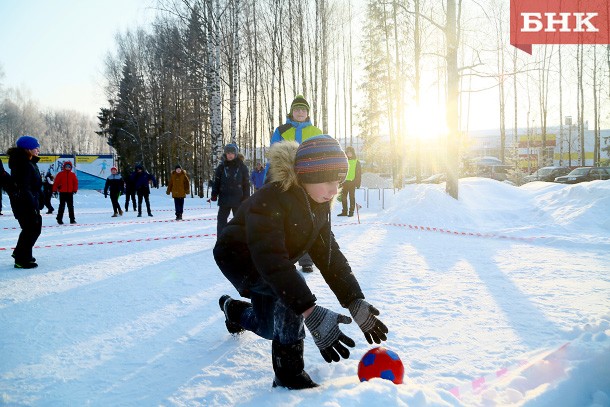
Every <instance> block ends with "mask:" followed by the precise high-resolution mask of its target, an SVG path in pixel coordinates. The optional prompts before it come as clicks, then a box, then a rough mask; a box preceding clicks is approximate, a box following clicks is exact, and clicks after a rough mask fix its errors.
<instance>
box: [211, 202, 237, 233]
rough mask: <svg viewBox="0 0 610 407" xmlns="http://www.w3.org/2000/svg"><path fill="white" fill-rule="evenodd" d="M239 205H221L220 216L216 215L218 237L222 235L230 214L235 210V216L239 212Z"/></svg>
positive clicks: (219, 208)
mask: <svg viewBox="0 0 610 407" xmlns="http://www.w3.org/2000/svg"><path fill="white" fill-rule="evenodd" d="M238 209H239V206H219V207H218V216H217V217H216V238H218V236H220V232H222V230H223V229H224V228H225V226H227V223H228V219H229V214H230V213H231V211H232V212H233V216H235V214H236V213H237V210H238Z"/></svg>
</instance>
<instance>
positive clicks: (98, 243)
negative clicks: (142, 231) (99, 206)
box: [0, 233, 216, 251]
mask: <svg viewBox="0 0 610 407" xmlns="http://www.w3.org/2000/svg"><path fill="white" fill-rule="evenodd" d="M200 237H216V233H204V234H199V235H185V236H166V237H147V238H142V239H125V240H111V241H108V242H89V243H63V244H62V243H60V244H50V245H43V246H34V249H50V248H53V247H72V246H96V245H102V244H120V243H137V242H151V241H153V240H176V239H196V238H200ZM8 249H9V248H8V247H0V251H2V250H8ZM11 249H15V248H14V247H11Z"/></svg>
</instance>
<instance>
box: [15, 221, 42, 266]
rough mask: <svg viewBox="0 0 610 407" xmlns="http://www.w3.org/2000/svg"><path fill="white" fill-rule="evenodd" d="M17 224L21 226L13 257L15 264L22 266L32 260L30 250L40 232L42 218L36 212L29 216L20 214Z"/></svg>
mask: <svg viewBox="0 0 610 407" xmlns="http://www.w3.org/2000/svg"><path fill="white" fill-rule="evenodd" d="M17 222H19V226H21V233H19V239H18V240H17V246H15V250H14V251H13V255H14V256H15V263H20V264H24V263H28V262H30V261H31V260H32V248H33V247H34V244H35V243H36V240H38V236H40V232H41V230H42V216H40V213H38V212H36V213H35V214H34V213H32V214H31V215H29V214H28V215H25V214H22V215H19V217H18V218H17Z"/></svg>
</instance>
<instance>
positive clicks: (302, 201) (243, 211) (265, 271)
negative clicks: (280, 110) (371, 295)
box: [214, 142, 364, 314]
mask: <svg viewBox="0 0 610 407" xmlns="http://www.w3.org/2000/svg"><path fill="white" fill-rule="evenodd" d="M280 144H288V145H290V146H291V148H293V149H294V150H296V147H298V145H297V144H296V143H294V142H283V143H280ZM287 156H291V154H287ZM292 156H293V155H292ZM270 159H271V169H270V175H271V176H270V178H271V182H270V183H268V184H265V185H264V186H263V187H262V188H261V189H259V190H258V191H257V192H256V193H255V194H254V195H252V196H251V197H250V198H249V199H248V200H247V201H245V202H244V203H243V204H242V205H241V206H240V208H239V210H238V211H237V215H236V216H235V217H234V218H233V219H232V220H231V221H230V222H229V223H228V224H227V226H226V227H225V229H223V231H222V233H221V235H220V236H219V237H218V240H217V242H216V246H215V248H214V258H215V260H216V263H217V264H218V267H219V268H220V269H221V271H222V272H223V274H224V275H225V276H226V277H227V279H228V280H229V281H231V283H232V284H233V285H234V286H235V288H236V289H237V290H238V291H239V293H240V294H241V295H242V296H245V297H248V295H249V293H248V292H249V289H250V288H251V287H252V286H255V285H256V286H260V285H261V283H264V284H266V285H268V286H269V287H270V288H271V289H272V291H273V292H274V293H275V295H276V296H277V297H278V298H279V299H280V300H281V301H282V302H283V303H284V304H286V305H287V306H288V307H290V308H291V309H292V310H293V311H294V312H296V313H299V314H300V313H302V312H304V311H305V310H307V309H308V308H310V307H312V306H313V305H315V302H316V297H315V296H314V295H313V293H312V292H311V290H310V289H309V287H308V286H307V283H306V282H305V280H304V279H303V277H302V276H301V275H300V273H299V271H297V268H296V267H295V265H294V263H295V262H296V261H297V260H298V259H299V258H300V257H301V256H302V255H303V254H305V253H309V254H310V256H311V258H312V260H313V262H314V264H315V265H316V266H317V267H318V269H319V270H320V271H321V273H322V276H323V277H324V280H325V281H326V283H327V284H328V286H329V287H330V289H331V290H332V291H333V292H334V293H335V295H336V296H337V299H338V300H339V302H340V303H341V305H343V306H344V307H347V305H349V303H350V302H351V301H353V300H354V299H356V298H364V295H363V294H362V291H361V289H360V286H359V284H358V281H357V280H356V277H355V276H354V274H353V273H352V270H351V268H350V266H349V263H348V262H347V260H346V258H345V256H343V253H341V250H340V249H339V245H338V244H337V242H336V241H335V237H334V235H333V234H332V232H331V225H330V221H329V213H330V205H329V204H328V203H324V204H318V203H315V202H314V201H312V200H311V199H310V198H308V196H307V194H306V193H305V190H304V189H303V188H302V187H301V186H300V185H298V183H295V182H294V181H288V182H282V181H279V182H273V180H274V179H277V177H274V172H275V171H279V172H282V171H284V172H285V170H286V169H287V168H288V172H290V168H292V166H293V163H292V164H291V163H290V162H289V163H288V165H284V166H283V168H281V165H278V163H277V161H274V157H273V155H271V156H270ZM292 171H293V170H292ZM293 172H294V171H293ZM289 176H290V177H293V178H294V179H295V180H296V176H295V175H294V174H290V175H289ZM284 181H285V180H284ZM287 186H288V189H287V190H286V189H285V188H286V187H287Z"/></svg>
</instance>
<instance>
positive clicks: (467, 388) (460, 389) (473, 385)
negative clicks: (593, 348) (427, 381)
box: [449, 342, 570, 399]
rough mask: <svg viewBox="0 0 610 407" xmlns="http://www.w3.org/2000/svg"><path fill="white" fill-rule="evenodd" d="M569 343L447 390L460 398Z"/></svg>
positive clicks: (561, 348) (524, 367)
mask: <svg viewBox="0 0 610 407" xmlns="http://www.w3.org/2000/svg"><path fill="white" fill-rule="evenodd" d="M569 344H570V342H566V343H564V344H563V345H561V346H559V347H558V348H556V349H552V350H550V351H545V352H542V353H541V354H538V355H537V356H536V357H534V358H531V359H529V360H521V361H519V362H517V363H515V364H514V365H511V366H509V367H505V368H502V369H500V370H497V371H496V372H495V373H491V374H488V375H485V376H481V377H478V378H476V379H474V380H471V381H470V382H468V383H465V384H463V385H461V386H456V387H453V388H452V389H450V390H449V392H450V393H451V394H453V395H454V396H455V397H456V398H458V399H459V398H460V397H462V396H464V395H466V394H467V393H471V392H474V393H476V392H479V391H481V390H483V389H484V388H486V387H487V386H488V385H491V384H492V383H493V382H495V381H496V380H498V379H500V378H503V377H505V376H506V375H508V374H509V373H516V372H518V371H520V370H521V371H525V370H527V369H528V368H530V367H531V366H532V365H534V364H535V363H537V362H539V361H542V360H545V359H547V358H548V357H549V356H551V355H553V354H555V353H557V352H559V351H561V350H563V349H565V348H566V347H567V346H568V345H569Z"/></svg>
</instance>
